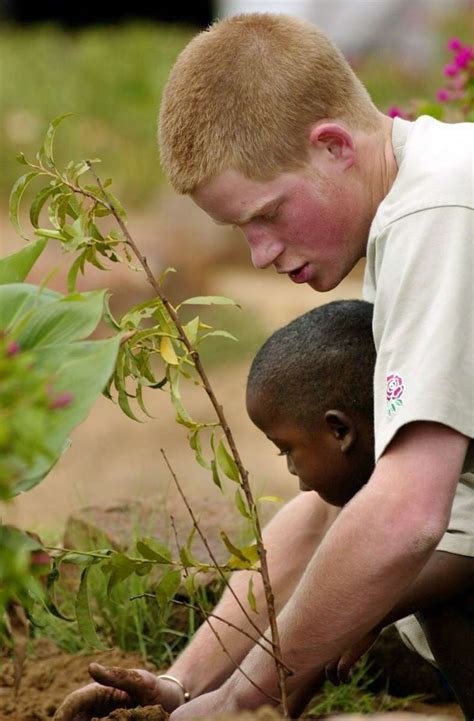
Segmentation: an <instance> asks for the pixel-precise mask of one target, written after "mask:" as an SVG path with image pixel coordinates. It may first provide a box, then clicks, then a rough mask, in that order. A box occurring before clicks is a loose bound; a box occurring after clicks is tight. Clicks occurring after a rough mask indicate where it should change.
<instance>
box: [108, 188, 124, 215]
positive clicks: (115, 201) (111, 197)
mask: <svg viewBox="0 0 474 721" xmlns="http://www.w3.org/2000/svg"><path fill="white" fill-rule="evenodd" d="M105 194H106V196H107V200H108V201H109V203H110V204H111V205H113V207H114V210H115V212H116V213H117V215H118V216H119V218H120V219H121V220H123V222H124V223H126V222H127V213H126V212H125V208H124V207H123V205H122V203H121V202H120V200H119V199H118V198H117V197H116V196H115V195H114V194H113V193H111V192H110V190H106V191H105Z"/></svg>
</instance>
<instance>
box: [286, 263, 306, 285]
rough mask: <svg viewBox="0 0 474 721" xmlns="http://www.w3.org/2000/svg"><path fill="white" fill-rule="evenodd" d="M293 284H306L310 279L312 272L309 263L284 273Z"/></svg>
mask: <svg viewBox="0 0 474 721" xmlns="http://www.w3.org/2000/svg"><path fill="white" fill-rule="evenodd" d="M286 272H287V274H288V275H289V276H290V278H291V280H292V281H293V282H294V283H307V282H308V281H309V280H311V278H312V270H311V266H310V265H309V263H304V264H303V265H300V266H299V268H294V269H293V270H290V271H286Z"/></svg>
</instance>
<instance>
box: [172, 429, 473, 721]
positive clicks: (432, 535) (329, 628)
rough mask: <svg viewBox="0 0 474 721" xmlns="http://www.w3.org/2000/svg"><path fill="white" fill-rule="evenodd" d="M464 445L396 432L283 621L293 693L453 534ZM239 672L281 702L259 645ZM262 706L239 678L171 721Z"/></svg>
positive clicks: (382, 611)
mask: <svg viewBox="0 0 474 721" xmlns="http://www.w3.org/2000/svg"><path fill="white" fill-rule="evenodd" d="M467 444H468V439H467V438H466V437H465V436H463V435H461V434H459V433H457V432H456V431H454V430H452V429H450V428H448V427H446V426H443V425H440V424H437V423H421V422H419V423H412V424H410V425H408V426H405V427H403V428H402V429H401V430H400V431H399V432H398V433H397V435H396V437H395V439H394V441H393V442H392V443H391V444H390V446H389V448H388V450H387V451H386V453H385V454H384V455H383V457H382V458H381V459H380V461H379V463H378V464H377V466H376V469H375V471H374V473H373V475H372V478H371V480H370V481H369V483H368V484H367V485H366V486H365V487H364V488H363V489H362V490H361V491H360V492H359V493H358V494H357V495H356V496H355V497H354V498H353V500H352V501H351V502H350V503H349V504H348V505H347V506H346V507H345V508H344V509H343V511H342V512H341V514H340V515H339V517H338V518H337V520H336V521H335V523H334V524H333V526H332V528H331V529H330V531H329V533H328V535H327V537H326V539H325V540H324V541H323V542H322V544H321V546H320V548H319V550H318V552H317V553H316V554H315V556H314V557H313V559H312V560H311V562H310V564H309V566H308V568H307V570H306V572H305V574H304V576H303V578H302V580H301V582H300V584H299V586H298V587H297V588H296V590H295V592H294V594H293V595H292V597H291V598H290V600H289V601H288V603H287V604H286V606H285V608H284V609H283V611H282V612H281V614H280V616H279V626H280V635H281V641H282V650H283V658H284V659H285V662H286V664H287V665H288V666H290V668H292V669H293V671H294V675H293V676H292V677H291V678H290V679H289V681H288V687H289V691H290V693H292V692H293V690H294V689H296V688H298V687H301V686H303V685H305V684H306V683H307V682H308V680H309V679H310V678H312V677H314V676H315V675H316V674H317V673H319V672H320V671H321V669H323V668H324V667H325V666H326V664H327V663H329V662H330V661H331V660H332V659H333V658H335V657H336V656H337V655H339V654H341V653H342V652H343V651H344V650H345V649H347V648H349V647H350V646H352V645H353V644H354V643H355V642H356V641H357V640H358V639H360V638H361V637H362V636H364V635H365V634H366V633H367V632H368V631H370V629H372V628H374V626H375V625H376V624H377V623H379V622H380V620H381V619H382V618H383V617H384V616H386V615H387V614H388V613H389V611H390V609H391V608H393V606H394V605H395V603H396V602H397V600H398V599H399V598H400V597H401V596H402V594H403V593H404V592H405V591H406V589H407V588H408V587H409V586H410V584H411V583H412V582H413V581H414V579H415V578H416V577H417V576H418V574H419V573H420V571H421V569H422V568H423V566H424V565H425V564H426V563H427V561H428V559H429V557H430V556H431V554H432V553H433V551H434V549H435V547H436V545H437V544H438V542H439V540H440V538H441V536H442V535H443V533H444V531H445V529H446V526H447V523H448V520H449V516H450V511H451V506H452V501H453V497H454V492H455V488H456V485H457V482H458V478H459V475H460V473H461V469H462V465H463V461H464V458H465V455H466V450H467ZM242 668H243V669H244V671H245V672H246V673H247V674H248V675H249V676H250V677H251V678H252V679H253V680H254V681H255V683H256V684H258V686H260V687H261V688H263V689H264V690H265V691H266V692H267V693H269V694H271V695H272V696H275V695H277V683H276V674H275V669H274V665H273V663H272V661H271V659H267V658H266V656H265V655H264V654H263V653H262V652H261V650H260V649H259V648H258V647H255V648H254V649H253V650H252V651H251V652H250V653H249V654H248V656H247V657H246V658H245V660H244V662H243V663H242ZM265 701H266V698H265V696H264V695H262V694H261V693H259V692H257V691H256V690H255V688H254V687H253V686H251V685H250V684H249V683H248V682H247V681H246V679H245V678H244V677H243V676H242V675H241V674H239V673H238V672H236V673H234V674H233V675H232V676H231V677H230V679H229V680H228V681H227V682H226V683H225V684H224V685H223V687H222V688H221V689H219V690H218V691H216V692H214V693H211V694H208V695H205V696H203V697H202V698H200V699H198V700H197V701H196V702H194V703H191V704H189V705H187V707H181V708H180V709H178V710H177V711H176V712H175V715H173V717H172V718H173V721H175V719H176V721H178V719H179V720H180V721H181V719H185V718H193V717H199V715H203V716H205V715H206V714H208V713H209V712H211V711H214V710H219V711H221V712H222V711H230V710H235V709H239V708H255V707H258V706H259V705H261V704H263V703H265ZM188 706H189V708H188Z"/></svg>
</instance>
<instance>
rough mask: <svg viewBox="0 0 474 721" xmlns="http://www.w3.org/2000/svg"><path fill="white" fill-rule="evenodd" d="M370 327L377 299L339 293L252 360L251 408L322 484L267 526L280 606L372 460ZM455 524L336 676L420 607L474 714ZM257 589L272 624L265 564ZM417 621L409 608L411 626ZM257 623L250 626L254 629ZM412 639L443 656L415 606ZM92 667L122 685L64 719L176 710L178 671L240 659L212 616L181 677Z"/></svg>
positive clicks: (214, 678) (206, 685)
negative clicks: (114, 711) (455, 613)
mask: <svg viewBox="0 0 474 721" xmlns="http://www.w3.org/2000/svg"><path fill="white" fill-rule="evenodd" d="M371 327H372V306H371V305H370V304H369V303H365V302H363V301H341V302H334V303H329V304H328V305H325V306H321V307H319V308H317V309H315V310H312V311H310V312H309V313H306V314H305V315H303V316H301V317H299V318H297V319H296V320H295V321H293V322H292V323H289V324H288V325H287V326H285V327H283V328H281V329H280V330H278V331H277V332H276V333H274V334H273V335H272V336H271V337H270V338H269V339H268V340H267V341H266V343H265V344H264V345H263V346H262V348H261V349H260V351H259V352H258V353H257V355H256V357H255V359H254V361H253V363H252V366H251V370H250V373H249V378H248V383H247V408H248V412H249V415H250V417H251V418H252V420H253V422H254V423H255V424H256V425H257V426H258V427H259V428H260V429H261V430H262V431H263V432H264V433H265V434H266V435H267V437H268V438H269V440H271V441H272V442H273V443H274V444H275V445H276V446H277V448H278V449H279V452H280V454H281V455H284V456H285V457H286V459H287V463H288V469H289V471H290V472H291V473H293V474H294V475H296V476H298V479H299V483H300V488H301V489H302V490H303V491H313V493H303V494H300V495H299V496H297V497H296V498H295V499H293V501H290V502H289V503H288V504H287V505H286V507H285V508H284V509H282V511H280V513H278V514H277V516H276V517H275V518H274V519H273V521H272V522H271V523H270V524H269V526H268V527H267V529H266V530H265V534H264V535H265V542H266V547H267V553H268V560H269V566H270V572H271V577H272V581H273V587H274V591H275V596H276V604H277V609H278V610H280V609H281V608H282V607H283V606H284V604H285V603H286V602H287V601H288V599H289V598H290V597H291V595H292V594H293V592H294V591H295V589H296V587H297V585H298V583H299V581H300V580H301V578H302V576H303V575H304V572H305V569H306V566H307V565H308V563H309V561H310V559H311V558H312V557H313V556H314V555H315V554H316V552H317V550H318V546H319V545H320V543H321V542H322V540H323V537H324V535H325V534H326V533H327V532H329V530H330V528H331V526H332V524H333V523H334V521H335V520H336V518H337V516H338V515H339V513H340V510H341V507H342V506H344V505H346V504H348V503H350V502H351V500H352V499H353V498H354V496H355V495H356V494H357V493H358V492H359V491H360V489H361V488H362V487H363V485H364V484H365V483H366V482H367V481H368V480H369V478H370V475H371V473H372V470H373V465H374V451H373V419H372V416H373V412H372V404H373V390H372V380H371V379H372V377H373V369H374V364H375V348H374V344H373V339H372V331H371ZM460 483H461V484H462V483H463V479H461V481H460ZM314 491H316V493H314ZM469 502H470V498H469V499H467V498H466V504H465V507H464V510H465V511H466V512H469V510H470V508H471V512H472V502H471V503H470V506H469ZM449 534H455V535H456V536H458V537H468V538H469V536H470V529H469V526H467V528H466V523H465V522H463V520H462V518H457V517H454V516H453V517H452V518H451V520H450V525H449V529H448V531H447V533H446V536H445V538H444V539H443V541H442V542H441V543H440V544H439V546H438V549H437V550H436V552H435V553H434V554H433V555H432V557H431V558H430V559H429V561H428V563H427V564H426V566H425V567H424V569H423V570H422V572H421V573H420V574H419V576H418V577H417V578H416V579H415V581H414V582H413V583H412V584H411V586H410V587H409V588H408V589H407V590H406V592H405V594H404V596H403V597H402V598H401V600H400V601H399V602H398V603H397V604H396V605H395V606H394V607H393V608H392V609H390V611H389V612H388V613H387V614H386V616H385V617H384V619H382V621H381V622H380V623H379V624H378V625H377V627H376V628H373V629H371V631H370V632H369V633H368V634H366V635H365V636H364V637H363V638H362V639H360V640H359V641H358V643H357V644H356V645H355V646H354V647H352V648H350V649H348V650H346V651H345V652H344V653H343V654H342V655H341V657H340V658H336V659H335V660H334V661H333V663H332V664H331V668H330V669H329V673H330V675H331V677H332V678H333V679H334V680H335V681H336V682H338V681H339V680H340V679H342V680H343V679H344V678H345V676H346V675H347V672H348V670H349V668H350V666H351V665H352V664H353V663H354V662H355V660H357V658H358V657H359V656H360V655H361V654H362V653H363V652H364V651H365V650H367V648H369V647H370V645H371V644H372V643H373V641H374V640H375V638H376V637H377V635H378V633H379V631H380V630H381V629H382V628H383V627H384V626H386V625H388V624H389V623H392V622H393V621H395V620H397V619H400V618H403V617H405V616H407V614H411V613H414V612H418V618H419V620H420V622H421V623H422V624H423V625H424V626H425V628H426V629H427V631H428V633H430V630H431V631H433V632H434V633H438V634H439V632H442V634H443V646H442V647H441V649H439V643H437V642H436V641H435V642H434V643H433V651H434V656H435V658H436V660H437V661H438V662H439V665H440V666H441V667H442V668H443V669H444V670H445V672H446V673H447V675H448V678H449V680H450V682H451V684H452V686H453V689H454V690H455V693H456V695H457V698H458V700H459V702H460V703H461V705H462V706H463V709H464V712H465V714H466V718H467V719H471V718H472V714H473V712H474V703H473V699H472V689H471V686H470V684H469V683H468V680H467V679H466V677H465V674H464V673H463V666H464V664H466V665H467V666H469V658H470V654H471V645H472V644H471V640H470V639H472V633H473V628H474V608H472V609H471V612H470V614H469V612H468V595H467V592H468V591H469V589H472V588H473V584H474V578H473V576H474V560H473V559H472V558H470V557H469V556H467V555H463V553H462V543H461V544H460V548H461V551H460V553H455V552H453V548H452V545H450V544H451V542H450V538H449ZM471 536H472V533H471ZM471 540H472V538H471ZM445 549H447V551H446V550H445ZM247 583H248V574H247V573H246V572H242V573H240V574H236V575H235V576H234V579H233V585H234V589H235V590H236V591H237V592H239V594H241V595H242V598H245V591H246V587H247ZM255 589H256V594H257V597H258V599H259V604H258V607H259V614H258V617H255V618H256V621H257V623H259V624H260V627H261V628H262V630H264V629H265V627H266V617H265V612H264V601H263V593H262V589H261V586H260V578H259V576H258V574H257V575H255ZM458 598H459V599H460V600H461V602H462V604H463V607H464V609H465V613H464V616H463V617H462V618H461V619H456V618H455V617H452V618H451V619H449V618H447V619H445V621H444V623H443V624H442V626H440V627H438V624H437V623H436V622H434V621H433V614H437V616H438V617H440V614H441V615H442V614H445V615H446V614H447V615H448V616H449V610H450V608H451V607H456V605H459V601H458V600H457V599H458ZM216 613H217V614H218V615H221V616H225V617H226V618H228V619H229V620H232V621H233V622H234V623H235V624H236V625H238V626H240V627H241V628H244V629H245V628H246V620H245V619H244V618H243V617H242V616H241V613H240V610H239V608H238V607H237V605H236V604H235V602H234V600H233V598H232V597H231V596H230V594H229V593H226V594H225V595H224V597H223V599H222V601H221V603H220V604H219V607H218V609H217V610H216ZM407 622H408V619H407V620H406V621H405V625H406V624H407ZM247 630H248V631H249V632H251V631H252V629H251V628H248V629H247ZM219 634H220V635H221V636H222V638H223V640H224V642H225V643H226V646H227V648H228V649H229V650H231V652H232V655H233V656H234V658H235V659H236V660H240V659H242V658H243V657H244V656H245V655H246V653H247V652H248V651H249V650H250V647H251V644H250V642H249V641H248V639H247V638H246V637H244V636H241V635H239V634H238V633H236V632H234V631H233V630H232V629H229V627H228V626H224V625H220V626H219ZM404 640H405V641H408V643H409V644H410V645H411V646H412V647H415V648H416V650H418V651H419V652H420V653H421V655H423V656H424V657H425V658H427V659H428V660H430V661H431V662H433V655H432V653H431V650H430V648H429V647H428V646H427V643H426V639H425V637H424V636H423V634H422V633H421V628H420V626H419V625H418V624H417V622H416V621H414V620H413V617H412V618H411V621H410V628H409V630H408V631H407V632H406V633H405V635H404ZM453 649H454V653H455V659H456V664H455V665H454V666H453V664H451V665H450V664H449V663H448V664H446V655H447V654H449V653H453ZM471 655H472V654H471ZM91 671H92V672H93V676H94V678H96V679H97V680H99V681H101V682H102V683H105V684H106V685H107V686H109V687H115V688H114V689H111V688H108V689H105V688H104V687H103V686H98V685H97V684H95V685H94V684H93V685H91V686H89V687H86V688H85V689H83V690H81V691H78V692H76V694H74V695H73V696H72V697H70V699H69V700H68V701H66V702H65V705H64V707H63V709H62V710H60V711H59V712H58V716H57V719H58V721H69V720H70V719H74V718H75V714H77V715H79V710H80V711H81V713H82V716H81V718H83V719H87V718H89V716H87V715H86V713H87V709H88V708H89V707H90V710H91V715H93V712H97V709H98V707H99V705H100V704H102V705H105V706H102V707H104V710H110V709H111V708H112V707H113V705H112V704H113V702H114V699H113V698H112V694H115V700H116V702H117V704H121V703H122V704H123V703H124V701H126V702H129V703H131V704H134V703H135V704H136V703H142V704H143V703H161V704H164V705H165V706H166V707H167V708H168V710H170V711H171V710H173V709H175V708H176V707H178V706H180V705H181V704H183V700H184V698H183V691H182V689H181V687H180V686H179V684H178V683H177V680H179V681H180V683H181V684H182V685H183V687H184V689H186V690H187V691H188V692H190V693H191V696H192V698H193V699H194V698H196V697H197V696H199V695H201V694H203V693H204V692H205V691H210V690H212V689H213V688H216V687H218V686H219V685H220V684H221V683H222V682H223V681H225V680H226V679H228V678H229V676H230V675H231V674H232V671H233V667H232V665H231V664H230V663H229V661H228V659H227V657H225V656H224V655H223V654H221V653H220V650H219V647H218V646H217V643H216V641H215V639H214V637H213V635H212V633H211V632H210V631H209V628H208V627H207V626H206V624H204V625H203V626H202V627H201V629H200V630H199V631H198V633H197V635H196V636H195V638H194V639H193V641H192V643H191V644H190V645H189V647H188V648H187V649H186V651H185V652H184V653H183V654H182V656H181V657H180V658H179V659H178V660H177V661H176V662H175V664H174V665H173V667H172V668H171V669H170V674H171V680H170V677H169V675H168V678H163V679H160V678H158V679H157V678H155V677H154V676H153V675H152V674H148V673H147V672H144V671H135V672H134V673H135V676H133V674H132V672H129V673H130V674H132V675H131V676H127V675H126V674H125V675H124V674H123V672H122V673H121V674H117V673H116V672H115V671H114V670H104V669H102V668H101V667H97V666H94V667H92V669H91ZM172 679H175V680H172ZM320 680H321V676H320V675H318V673H317V672H316V673H315V674H314V675H311V674H310V675H309V678H308V680H307V682H306V683H305V684H304V685H303V686H302V687H301V688H298V689H296V690H295V691H294V692H293V694H292V699H291V710H292V714H293V715H295V714H297V713H299V712H300V711H301V710H302V709H303V707H304V705H305V703H306V701H307V700H308V699H309V697H310V696H311V694H312V693H314V692H315V690H316V687H317V685H318V683H319V682H320ZM117 689H123V690H124V691H126V692H128V693H127V696H122V697H120V696H119V694H120V691H117ZM198 701H199V699H198ZM195 703H196V702H194V703H192V704H190V705H189V708H192V706H193V705H194V704H195ZM67 704H68V705H69V707H68V708H66V705H67ZM89 705H90V706H89Z"/></svg>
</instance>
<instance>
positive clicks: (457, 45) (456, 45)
mask: <svg viewBox="0 0 474 721" xmlns="http://www.w3.org/2000/svg"><path fill="white" fill-rule="evenodd" d="M447 48H448V50H453V51H454V52H457V51H458V50H462V42H461V41H460V39H459V38H451V40H449V41H448V45H447Z"/></svg>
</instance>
